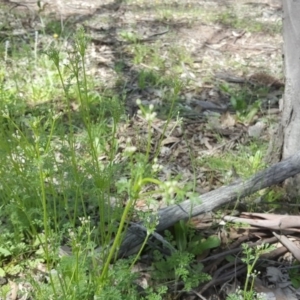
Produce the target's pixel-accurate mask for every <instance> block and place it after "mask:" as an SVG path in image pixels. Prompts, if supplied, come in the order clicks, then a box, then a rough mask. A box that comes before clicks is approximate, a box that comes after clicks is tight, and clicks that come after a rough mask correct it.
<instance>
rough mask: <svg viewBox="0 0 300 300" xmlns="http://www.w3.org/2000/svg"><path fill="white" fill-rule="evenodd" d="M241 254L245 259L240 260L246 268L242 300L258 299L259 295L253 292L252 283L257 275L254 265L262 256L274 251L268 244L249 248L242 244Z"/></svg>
mask: <svg viewBox="0 0 300 300" xmlns="http://www.w3.org/2000/svg"><path fill="white" fill-rule="evenodd" d="M242 247H243V254H244V255H245V257H243V258H242V261H243V262H244V263H245V264H246V266H247V273H246V280H245V284H244V289H243V292H242V294H243V299H245V300H251V299H255V298H256V299H260V298H258V297H259V295H257V293H256V292H255V291H254V281H255V277H256V276H257V275H258V274H259V273H258V272H257V271H255V269H254V268H255V265H256V263H257V261H258V259H259V257H260V256H261V255H262V254H265V253H268V252H270V251H272V250H274V249H275V248H274V246H273V245H269V244H261V245H258V246H256V247H252V248H251V247H249V245H248V244H243V245H242Z"/></svg>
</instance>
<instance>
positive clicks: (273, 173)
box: [118, 151, 300, 257]
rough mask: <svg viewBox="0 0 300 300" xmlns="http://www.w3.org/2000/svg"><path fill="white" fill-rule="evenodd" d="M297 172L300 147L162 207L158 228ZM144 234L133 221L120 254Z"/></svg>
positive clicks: (133, 248)
mask: <svg viewBox="0 0 300 300" xmlns="http://www.w3.org/2000/svg"><path fill="white" fill-rule="evenodd" d="M298 173H300V151H299V152H297V153H296V154H294V155H293V156H291V157H289V158H287V159H285V160H283V161H281V162H279V163H277V164H274V165H273V166H271V167H269V168H267V169H266V170H264V171H261V172H259V173H257V174H255V175H254V176H252V177H251V178H250V179H248V180H246V181H244V182H235V183H232V184H230V185H228V186H224V187H220V188H218V189H216V190H214V191H211V192H209V193H206V194H204V195H201V196H199V201H197V203H196V202H195V201H193V202H192V201H190V200H185V201H183V202H181V203H180V204H176V205H171V206H168V207H166V208H163V209H161V210H159V211H158V225H157V228H156V231H158V232H160V231H163V230H165V229H167V228H169V227H171V226H172V225H174V224H175V223H176V222H178V221H180V220H187V219H188V218H190V217H195V216H197V215H200V214H202V213H206V212H209V211H212V210H213V209H215V208H217V207H220V206H221V205H224V204H228V203H231V202H234V201H236V200H237V199H241V198H243V197H245V196H249V195H251V194H253V193H255V192H257V191H259V190H261V189H264V188H266V187H269V186H271V185H275V184H278V183H281V182H283V181H284V180H286V179H287V178H289V177H292V176H295V175H296V174H298ZM141 225H142V224H141ZM144 238H145V231H143V230H141V226H140V225H139V226H138V227H137V226H134V225H132V226H131V227H130V228H129V229H128V231H127V232H126V234H125V236H124V239H123V242H122V244H121V247H120V250H119V254H118V256H119V257H125V256H128V255H132V254H134V253H137V251H138V249H139V247H140V245H141V244H142V242H143V240H144Z"/></svg>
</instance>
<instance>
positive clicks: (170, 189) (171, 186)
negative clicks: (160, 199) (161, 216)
mask: <svg viewBox="0 0 300 300" xmlns="http://www.w3.org/2000/svg"><path fill="white" fill-rule="evenodd" d="M177 184H178V182H177V181H176V180H171V181H167V182H166V183H165V186H166V193H167V194H168V195H172V194H173V193H174V192H175V189H176V187H177Z"/></svg>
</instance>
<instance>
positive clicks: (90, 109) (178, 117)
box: [0, 0, 282, 299]
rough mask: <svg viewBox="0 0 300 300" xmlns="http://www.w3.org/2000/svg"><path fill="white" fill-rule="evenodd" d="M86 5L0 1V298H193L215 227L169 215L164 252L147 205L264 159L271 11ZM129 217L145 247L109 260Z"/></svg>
mask: <svg viewBox="0 0 300 300" xmlns="http://www.w3.org/2000/svg"><path fill="white" fill-rule="evenodd" d="M24 3H26V2H24ZM96 4H97V3H96V2H95V4H94V5H95V7H94V10H93V11H90V12H92V14H89V15H85V16H84V15H83V16H84V17H82V16H81V18H80V19H79V18H78V16H76V12H77V11H79V8H80V7H77V6H76V5H77V3H76V2H75V1H74V3H73V6H74V7H72V8H73V9H72V11H71V8H70V7H67V6H65V7H63V8H64V9H62V6H57V7H55V6H54V5H53V4H50V5H48V6H44V7H43V6H41V5H40V7H39V6H38V5H36V4H32V3H31V4H28V6H24V7H17V8H14V7H11V6H3V9H2V12H1V14H2V18H1V20H2V21H1V23H0V41H1V45H0V47H1V48H0V55H1V60H2V61H3V63H2V64H1V66H0V112H1V113H0V122H1V126H0V127H1V129H0V135H1V137H0V138H1V143H0V161H1V163H0V174H1V182H0V188H1V196H0V197H1V198H0V199H1V202H0V203H1V211H0V222H1V230H2V234H1V236H0V245H1V246H0V278H1V280H2V281H1V286H0V299H7V297H11V298H10V299H179V298H180V297H182V299H194V298H193V296H194V297H195V295H194V294H193V291H194V292H195V291H196V288H197V287H198V286H199V285H201V283H203V282H206V281H208V280H209V278H210V275H209V274H208V273H209V272H208V271H204V270H203V264H201V263H197V260H198V261H199V260H200V259H203V258H205V257H206V256H207V255H209V250H210V249H214V248H218V247H219V246H220V244H221V241H220V239H219V238H218V236H217V235H216V232H215V231H214V230H211V231H210V232H208V233H203V232H199V231H196V230H195V229H193V228H190V227H189V226H187V225H186V223H184V222H181V223H180V224H177V225H176V226H174V228H171V229H170V232H167V233H165V234H164V239H165V240H166V241H167V243H168V245H171V246H172V249H173V250H174V249H175V250H174V251H173V250H172V251H171V253H172V255H170V253H168V252H166V253H167V254H166V253H164V252H163V251H165V249H164V247H162V246H161V245H160V244H159V245H158V244H157V241H155V242H154V245H153V241H152V240H151V233H153V232H154V231H155V226H156V224H157V220H156V218H155V215H156V214H155V212H156V211H157V210H158V209H160V208H163V207H165V206H167V205H169V204H173V203H180V202H181V201H183V200H184V199H194V198H197V197H198V196H199V195H200V194H202V193H205V192H207V191H210V190H212V189H215V188H217V187H219V186H221V185H224V184H227V183H229V182H231V181H233V180H236V178H237V177H238V178H242V179H244V178H247V177H249V176H250V175H252V174H254V173H255V172H257V171H258V170H260V169H262V168H263V167H265V163H264V160H263V158H264V155H265V153H266V149H267V145H268V140H269V131H268V129H269V128H270V127H271V126H272V124H273V123H274V122H276V121H277V115H276V113H277V111H276V107H277V104H278V100H279V98H280V96H281V93H282V83H281V80H282V64H281V51H280V42H281V16H280V11H279V10H277V9H276V7H274V6H269V5H268V4H267V3H266V4H265V5H262V4H260V3H257V4H255V3H253V4H247V3H243V2H241V1H238V2H236V3H233V2H228V3H227V2H224V3H223V2H222V4H220V3H219V1H216V2H214V1H210V2H200V3H199V1H196V2H193V1H189V2H186V1H159V0H158V1H153V3H151V2H150V3H149V1H129V0H128V1H127V2H121V3H110V1H107V3H105V4H103V6H102V7H101V8H99V9H98V10H96ZM111 4H113V5H112V6H111ZM30 5H31V6H30ZM76 9H77V10H76ZM28 11H30V14H28ZM51 12H52V13H53V12H56V17H58V18H56V17H54V15H53V14H51ZM85 12H86V11H84V10H83V11H80V13H81V14H84V13H85ZM253 132H254V133H253ZM278 195H279V194H278V192H277V191H276V192H274V190H271V191H264V192H263V193H262V194H260V195H259V196H260V197H265V199H266V201H267V203H271V202H272V201H274V200H276V199H277V198H278V197H279V196H278ZM256 196H257V195H256ZM256 196H255V197H256ZM252 200H253V198H251V199H248V200H247V201H246V202H245V203H244V205H246V207H247V209H249V210H259V211H264V209H265V208H264V206H263V205H258V204H257V203H256V202H253V201H252ZM275 208H276V206H275V205H274V209H275ZM230 210H231V208H230V207H227V208H223V209H222V210H220V211H219V212H218V214H219V215H222V214H223V213H225V212H227V213H228V211H230ZM153 216H154V217H153ZM137 221H143V224H144V226H145V228H146V230H147V234H146V235H145V245H144V246H145V247H143V248H142V249H140V252H138V251H135V252H133V253H134V255H133V257H130V258H126V259H122V260H116V257H117V253H118V249H119V247H120V244H121V242H122V237H123V233H124V231H125V230H126V229H127V227H128V225H129V223H130V222H137ZM196 227H197V226H196ZM148 239H149V240H150V241H151V242H150V243H149V244H147V245H146V241H148ZM142 250H143V251H142ZM245 251H247V250H245ZM248 251H249V250H248ZM259 251H260V252H259ZM263 251H264V249H258V250H257V252H255V253H254V255H255V257H257V255H258V254H259V253H263ZM246 253H247V252H246ZM248 253H249V252H248ZM246 263H247V264H248V265H251V263H252V261H247V262H246ZM245 286H246V288H247V287H248V286H247V281H246V284H245ZM247 292H249V291H246V289H245V291H244V294H243V296H244V299H254V296H253V294H251V292H253V290H252V289H250V294H247ZM223 296H224V295H223ZM185 297H190V298H185ZM236 297H238V296H236ZM247 297H248V298H247ZM231 299H233V298H231ZM235 299H239V298H235Z"/></svg>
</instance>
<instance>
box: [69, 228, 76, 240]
mask: <svg viewBox="0 0 300 300" xmlns="http://www.w3.org/2000/svg"><path fill="white" fill-rule="evenodd" d="M68 232H69V236H70V238H74V237H75V232H74V231H72V229H69V230H68Z"/></svg>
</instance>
